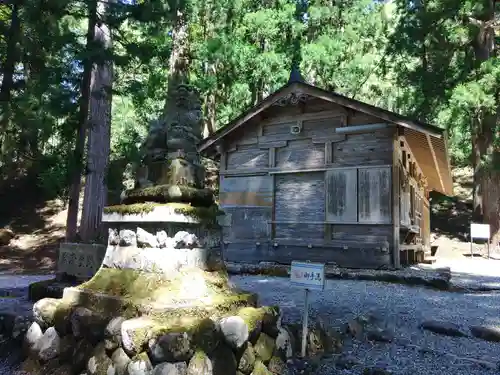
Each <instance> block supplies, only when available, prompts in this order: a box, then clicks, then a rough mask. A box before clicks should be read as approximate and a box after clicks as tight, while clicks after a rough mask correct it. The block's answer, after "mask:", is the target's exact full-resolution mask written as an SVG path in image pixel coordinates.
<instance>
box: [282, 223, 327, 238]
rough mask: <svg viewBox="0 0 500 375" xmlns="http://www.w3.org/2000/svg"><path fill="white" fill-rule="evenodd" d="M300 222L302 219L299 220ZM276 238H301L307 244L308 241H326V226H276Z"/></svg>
mask: <svg viewBox="0 0 500 375" xmlns="http://www.w3.org/2000/svg"><path fill="white" fill-rule="evenodd" d="M299 221H300V218H299ZM275 230H276V237H275V239H279V238H286V239H290V238H300V239H303V240H304V241H305V242H307V241H308V240H319V239H321V240H323V239H324V236H325V235H324V230H325V228H324V224H323V223H321V224H305V223H300V224H282V223H277V224H275Z"/></svg>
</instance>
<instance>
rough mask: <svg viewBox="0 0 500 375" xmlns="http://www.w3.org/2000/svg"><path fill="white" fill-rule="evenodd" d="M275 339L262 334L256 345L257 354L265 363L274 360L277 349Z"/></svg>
mask: <svg viewBox="0 0 500 375" xmlns="http://www.w3.org/2000/svg"><path fill="white" fill-rule="evenodd" d="M275 346H276V345H275V341H274V339H273V338H272V337H271V336H269V335H266V334H265V333H264V332H262V333H261V334H260V335H259V338H258V340H257V342H256V343H255V345H254V350H255V354H256V355H257V357H258V358H260V359H261V360H262V362H264V363H268V362H269V360H270V359H271V358H272V356H273V353H274V348H275Z"/></svg>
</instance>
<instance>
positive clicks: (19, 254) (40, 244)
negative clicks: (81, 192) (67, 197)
mask: <svg viewBox="0 0 500 375" xmlns="http://www.w3.org/2000/svg"><path fill="white" fill-rule="evenodd" d="M64 206H65V205H64V203H63V202H62V201H61V200H57V199H56V200H51V201H47V202H43V203H40V204H38V205H36V206H27V207H23V208H20V209H19V210H18V211H17V212H16V214H15V215H13V216H12V217H10V218H5V217H3V218H2V219H3V220H2V222H1V224H0V227H6V228H10V229H11V230H12V231H13V232H14V233H15V234H16V237H15V238H14V239H12V240H11V242H10V244H9V245H8V246H0V272H9V273H30V274H35V273H36V274H43V273H49V272H52V271H54V269H55V265H56V261H57V249H58V246H59V242H60V241H61V240H62V239H63V237H64V230H65V224H66V216H67V210H66V209H65V208H64Z"/></svg>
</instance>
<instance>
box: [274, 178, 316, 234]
mask: <svg viewBox="0 0 500 375" xmlns="http://www.w3.org/2000/svg"><path fill="white" fill-rule="evenodd" d="M275 179H276V185H275V221H287V222H290V221H291V222H296V223H300V222H308V221H317V222H323V220H324V216H325V184H324V173H323V172H311V173H300V174H285V175H276V176H275ZM315 227H316V229H312V228H309V227H308V226H307V225H304V226H300V225H299V226H296V227H295V228H293V229H291V227H290V225H289V224H286V225H276V227H275V230H276V237H277V238H294V237H298V238H311V237H310V236H318V238H323V236H324V232H323V230H324V227H323V226H322V225H317V226H315Z"/></svg>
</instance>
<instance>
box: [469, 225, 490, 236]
mask: <svg viewBox="0 0 500 375" xmlns="http://www.w3.org/2000/svg"><path fill="white" fill-rule="evenodd" d="M470 237H471V240H472V239H473V238H477V239H481V240H489V239H490V225H489V224H476V223H472V224H471V225H470Z"/></svg>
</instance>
